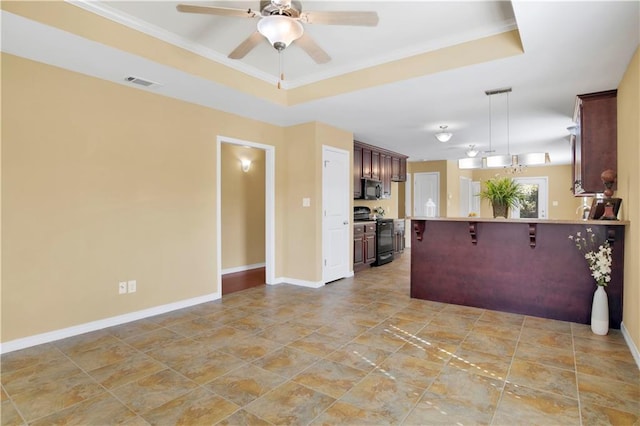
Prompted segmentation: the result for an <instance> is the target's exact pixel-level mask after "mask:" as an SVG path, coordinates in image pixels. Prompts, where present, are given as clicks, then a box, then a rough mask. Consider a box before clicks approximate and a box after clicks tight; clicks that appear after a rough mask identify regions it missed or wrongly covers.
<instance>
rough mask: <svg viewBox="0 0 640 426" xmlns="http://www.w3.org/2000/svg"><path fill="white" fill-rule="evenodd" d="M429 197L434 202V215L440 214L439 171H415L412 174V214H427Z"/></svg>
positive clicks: (418, 215)
mask: <svg viewBox="0 0 640 426" xmlns="http://www.w3.org/2000/svg"><path fill="white" fill-rule="evenodd" d="M429 198H431V200H432V201H433V202H434V203H435V204H436V216H440V173H438V172H431V173H415V174H414V175H413V215H414V216H417V217H424V216H426V215H427V207H426V206H427V201H429Z"/></svg>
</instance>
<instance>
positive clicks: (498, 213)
mask: <svg viewBox="0 0 640 426" xmlns="http://www.w3.org/2000/svg"><path fill="white" fill-rule="evenodd" d="M492 207H493V217H494V218H496V217H504V218H505V219H507V218H508V217H509V205H508V204H504V203H493V204H492Z"/></svg>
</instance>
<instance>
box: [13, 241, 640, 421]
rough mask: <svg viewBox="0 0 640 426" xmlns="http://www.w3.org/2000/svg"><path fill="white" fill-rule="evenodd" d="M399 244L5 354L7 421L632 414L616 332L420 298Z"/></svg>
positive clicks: (635, 386)
mask: <svg viewBox="0 0 640 426" xmlns="http://www.w3.org/2000/svg"><path fill="white" fill-rule="evenodd" d="M409 260H410V254H409V253H405V254H404V255H402V256H401V257H400V258H399V259H397V260H396V261H394V262H393V263H391V264H388V265H385V266H382V267H379V268H372V269H370V270H366V271H363V272H360V273H358V274H357V276H356V277H355V278H353V279H344V280H340V281H337V282H335V283H332V284H330V285H327V286H325V287H324V288H322V289H308V288H301V287H296V286H291V285H278V286H270V287H259V288H253V289H249V290H245V291H242V292H238V293H233V294H230V295H228V296H224V297H223V298H222V300H219V301H216V302H210V303H205V304H202V305H198V306H194V307H191V308H187V309H182V310H179V311H175V312H171V313H167V314H164V315H159V316H157V317H153V318H148V319H144V320H140V321H136V322H133V323H129V324H124V325H120V326H117V327H112V328H109V329H105V330H101V331H97V332H93V333H89V334H85V335H82V336H76V337H72V338H68V339H65V340H60V341H57V342H53V343H49V344H45V345H41V346H38V347H33V348H28V349H25V350H21V351H16V352H11V353H8V354H5V355H3V356H2V366H1V369H2V374H1V383H2V393H1V404H2V425H14V424H34V425H51V424H80V425H109V424H127V425H147V424H160V425H171V424H185V425H200V424H203V425H204V424H222V425H243V424H250V425H269V424H273V425H282V424H295V425H306V424H312V425H325V424H327V425H329V424H341V425H362V424H380V425H386V424H405V425H429V424H451V425H454V424H457V425H467V424H493V425H513V424H540V425H552V424H554V425H596V424H598V425H599V424H614V425H632V424H639V423H640V402H639V401H640V372H639V369H638V367H637V365H636V364H635V362H634V360H633V358H632V356H631V354H630V351H629V349H628V347H627V346H626V344H625V342H624V340H623V337H622V335H621V334H620V332H619V331H617V330H612V331H611V333H610V334H609V335H608V336H604V337H603V336H596V335H593V334H592V333H591V331H590V328H589V326H586V325H581V324H572V323H567V322H560V321H553V320H545V319H540V318H534V317H528V316H522V315H515V314H509V313H502V312H495V311H487V310H483V309H477V308H470V307H464V306H457V305H446V304H440V303H434V302H429V301H423V300H412V299H410V298H409V297H408V293H409Z"/></svg>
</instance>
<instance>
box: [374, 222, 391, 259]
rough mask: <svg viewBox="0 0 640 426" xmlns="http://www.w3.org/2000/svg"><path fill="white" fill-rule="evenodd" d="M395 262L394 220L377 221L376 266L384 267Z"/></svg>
mask: <svg viewBox="0 0 640 426" xmlns="http://www.w3.org/2000/svg"><path fill="white" fill-rule="evenodd" d="M392 260H393V219H378V220H377V221H376V261H375V262H374V264H373V265H374V266H380V265H384V264H385V263H389V262H391V261H392Z"/></svg>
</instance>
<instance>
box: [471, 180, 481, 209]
mask: <svg viewBox="0 0 640 426" xmlns="http://www.w3.org/2000/svg"><path fill="white" fill-rule="evenodd" d="M471 212H472V213H475V214H476V216H480V182H479V181H476V180H474V181H473V182H471Z"/></svg>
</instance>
